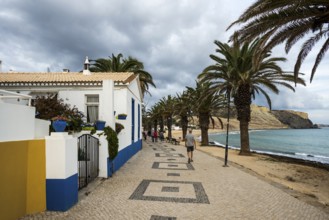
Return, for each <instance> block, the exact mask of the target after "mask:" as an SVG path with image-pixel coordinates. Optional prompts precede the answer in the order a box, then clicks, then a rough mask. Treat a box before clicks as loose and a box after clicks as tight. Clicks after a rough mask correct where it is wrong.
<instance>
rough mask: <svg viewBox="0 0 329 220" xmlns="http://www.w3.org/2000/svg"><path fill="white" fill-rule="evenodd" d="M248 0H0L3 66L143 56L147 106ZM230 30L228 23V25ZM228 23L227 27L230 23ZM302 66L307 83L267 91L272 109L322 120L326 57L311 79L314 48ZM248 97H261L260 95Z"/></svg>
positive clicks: (177, 86) (28, 67) (198, 61)
mask: <svg viewBox="0 0 329 220" xmlns="http://www.w3.org/2000/svg"><path fill="white" fill-rule="evenodd" d="M253 2H254V1H253V0H175V1H171V0H131V1H127V0H116V1H115V0H84V1H81V0H69V1H68V0H65V1H64V0H56V1H54V0H24V1H20V0H0V5H1V7H0V60H2V62H3V65H2V71H9V70H13V71H20V72H21V71H25V72H46V71H47V68H49V69H50V71H52V72H56V71H57V72H58V71H62V69H64V68H69V69H70V70H71V71H80V70H81V69H82V66H83V62H84V59H85V56H89V58H90V59H97V58H105V57H108V56H111V54H112V53H113V54H115V55H116V54H118V53H122V54H123V55H124V56H125V57H127V56H132V57H135V58H137V59H138V60H140V61H142V62H143V63H144V65H145V70H147V71H148V72H150V73H151V74H152V76H153V79H154V82H155V84H156V86H157V88H156V89H153V88H151V90H150V92H151V93H152V97H150V96H146V97H145V100H144V102H145V104H147V106H148V107H151V106H152V105H153V104H154V103H155V102H157V101H158V100H159V99H161V98H162V97H164V96H167V95H176V93H177V92H178V93H181V92H182V91H183V90H185V86H193V87H194V86H195V80H196V78H197V75H198V74H199V73H200V72H201V71H202V70H203V69H204V68H205V67H207V66H208V65H210V64H212V61H211V59H210V58H209V55H210V54H215V49H216V47H215V44H214V43H213V42H214V40H220V41H222V42H227V41H228V37H229V36H230V34H231V33H232V32H227V31H226V28H227V27H228V25H229V24H230V23H232V22H233V21H234V20H236V19H237V18H238V16H239V15H240V14H241V13H242V12H243V11H244V10H245V9H246V8H247V7H248V6H250V5H251V4H252V3H253ZM233 30H234V29H233ZM233 30H232V31H233ZM298 49H299V47H298V46H297V47H295V48H294V49H293V50H292V51H291V52H290V53H289V54H288V55H286V54H285V53H284V50H283V49H282V47H278V48H275V50H274V51H273V55H274V56H285V57H287V58H288V62H286V63H284V64H283V65H282V67H283V69H284V70H293V65H294V62H295V60H296V55H297V53H298ZM313 52H314V53H312V54H310V55H309V57H308V58H307V59H306V61H305V62H304V64H303V66H302V72H305V73H306V75H305V76H304V78H305V80H306V81H307V87H303V86H297V88H296V92H295V93H293V92H292V91H290V90H287V89H282V90H281V92H280V94H279V95H273V96H272V104H273V106H272V108H273V109H291V110H297V111H304V112H307V113H309V117H310V119H311V120H312V121H313V122H314V123H327V124H329V116H328V115H329V97H328V91H329V89H328V86H327V85H328V84H329V74H328V73H327V72H328V70H329V61H328V55H327V56H326V57H324V59H323V61H322V63H321V65H320V66H319V68H318V71H317V73H316V76H315V79H314V80H313V82H312V83H311V84H310V83H309V78H310V70H311V68H312V65H313V62H314V56H315V52H317V50H313ZM253 103H255V104H258V105H265V106H266V103H265V102H264V99H263V98H261V97H260V98H257V99H256V100H255V101H253Z"/></svg>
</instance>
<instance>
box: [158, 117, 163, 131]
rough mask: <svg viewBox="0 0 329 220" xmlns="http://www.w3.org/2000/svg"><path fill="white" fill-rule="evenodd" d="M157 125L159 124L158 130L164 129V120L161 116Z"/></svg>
mask: <svg viewBox="0 0 329 220" xmlns="http://www.w3.org/2000/svg"><path fill="white" fill-rule="evenodd" d="M159 126H160V131H162V132H163V131H164V122H163V118H161V119H160V121H159Z"/></svg>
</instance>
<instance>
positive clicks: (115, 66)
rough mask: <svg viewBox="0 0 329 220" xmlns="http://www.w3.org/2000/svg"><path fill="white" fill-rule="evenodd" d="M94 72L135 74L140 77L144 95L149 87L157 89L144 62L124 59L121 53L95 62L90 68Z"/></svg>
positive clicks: (130, 58) (129, 58)
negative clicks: (145, 68)
mask: <svg viewBox="0 0 329 220" xmlns="http://www.w3.org/2000/svg"><path fill="white" fill-rule="evenodd" d="M90 71H92V72H133V73H134V74H136V75H139V80H140V82H141V89H142V93H143V94H145V93H148V94H150V92H149V85H151V86H153V87H156V86H155V84H154V82H153V78H152V75H151V74H150V73H148V72H147V71H145V70H144V65H143V63H142V62H140V61H138V60H137V59H135V58H132V57H128V58H126V59H125V58H123V55H122V54H121V53H120V54H118V55H117V56H115V55H113V54H112V57H109V58H108V59H104V58H100V59H97V60H94V63H93V64H92V65H91V67H90Z"/></svg>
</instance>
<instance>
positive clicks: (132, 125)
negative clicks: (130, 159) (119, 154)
mask: <svg viewBox="0 0 329 220" xmlns="http://www.w3.org/2000/svg"><path fill="white" fill-rule="evenodd" d="M134 141H135V99H131V143H132V144H133V143H134Z"/></svg>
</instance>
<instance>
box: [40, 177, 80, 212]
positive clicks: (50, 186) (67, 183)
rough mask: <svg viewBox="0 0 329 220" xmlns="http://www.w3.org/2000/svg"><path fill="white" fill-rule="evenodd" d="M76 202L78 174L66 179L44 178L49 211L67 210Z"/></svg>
mask: <svg viewBox="0 0 329 220" xmlns="http://www.w3.org/2000/svg"><path fill="white" fill-rule="evenodd" d="M77 202H78V174H74V175H72V176H70V177H68V178H66V179H46V204H47V210H49V211H63V212H64V211H67V210H69V209H70V208H71V207H72V206H73V205H74V204H76V203H77Z"/></svg>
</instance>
